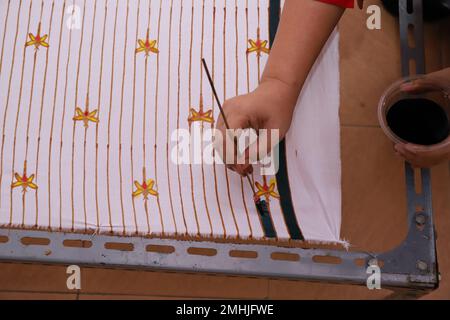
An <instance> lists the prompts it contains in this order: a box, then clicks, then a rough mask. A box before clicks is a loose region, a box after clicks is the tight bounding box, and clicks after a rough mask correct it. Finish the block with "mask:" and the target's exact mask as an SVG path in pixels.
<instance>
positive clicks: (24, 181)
mask: <svg viewBox="0 0 450 320" xmlns="http://www.w3.org/2000/svg"><path fill="white" fill-rule="evenodd" d="M14 177H15V178H16V181H15V182H14V183H13V184H12V185H11V188H13V189H14V188H19V187H22V192H23V193H25V192H27V189H28V188H30V189H33V190H37V188H38V186H37V185H36V184H35V183H33V180H34V174H32V175H31V176H29V177H28V176H27V162H26V161H25V163H24V166H23V175H22V176H20V174H18V173H17V172H16V173H15V174H14Z"/></svg>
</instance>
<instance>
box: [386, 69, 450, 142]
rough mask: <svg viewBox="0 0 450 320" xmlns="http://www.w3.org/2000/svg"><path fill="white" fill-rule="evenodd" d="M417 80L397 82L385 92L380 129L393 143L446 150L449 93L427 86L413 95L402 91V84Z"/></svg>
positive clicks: (449, 127)
mask: <svg viewBox="0 0 450 320" xmlns="http://www.w3.org/2000/svg"><path fill="white" fill-rule="evenodd" d="M420 77H422V76H415V77H410V78H405V79H402V80H399V81H397V82H395V83H394V84H393V85H391V86H390V87H389V88H388V89H387V90H386V92H385V93H384V94H383V96H382V97H381V100H380V103H379V106H378V118H379V121H380V125H381V128H382V129H383V131H384V133H385V134H386V135H387V136H388V137H389V138H390V139H391V140H392V141H393V142H394V143H411V144H417V145H422V146H428V147H429V148H430V149H436V148H441V147H445V146H447V145H449V144H450V104H449V98H448V97H449V95H448V93H447V92H446V91H444V90H442V89H440V88H438V87H433V86H428V85H427V88H426V90H424V91H423V92H420V93H415V94H411V93H408V92H405V91H403V90H402V86H403V85H404V84H406V83H408V82H414V81H415V80H417V79H419V78H420Z"/></svg>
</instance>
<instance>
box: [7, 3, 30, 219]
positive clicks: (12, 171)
mask: <svg viewBox="0 0 450 320" xmlns="http://www.w3.org/2000/svg"><path fill="white" fill-rule="evenodd" d="M32 5H33V2H32V1H30V8H29V11H28V24H27V34H26V35H25V41H24V43H26V41H27V39H28V34H29V33H30V20H31V8H32ZM19 18H20V17H18V19H19ZM23 48H24V50H23V56H22V73H21V76H20V85H19V101H18V103H17V113H16V123H15V128H14V143H13V152H12V165H11V173H14V167H15V166H16V164H15V162H16V139H17V127H18V123H19V114H20V109H21V105H22V92H23V75H24V71H25V63H26V58H27V55H26V52H27V48H26V47H25V46H24V47H23ZM5 115H6V113H5ZM2 154H3V153H2ZM11 176H12V178H11V184H12V183H13V182H14V174H12V175H11ZM12 196H13V189H12V188H11V189H10V210H9V223H10V224H12V216H13V211H14V209H13V204H14V202H13V198H12Z"/></svg>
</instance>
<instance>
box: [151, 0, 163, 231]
mask: <svg viewBox="0 0 450 320" xmlns="http://www.w3.org/2000/svg"><path fill="white" fill-rule="evenodd" d="M161 14H162V0H160V2H159V16H158V37H157V43H158V44H159V40H160V36H161ZM159 60H160V59H159V53H158V54H157V55H156V85H155V86H156V88H155V131H154V132H155V136H154V144H153V162H154V163H153V165H154V168H155V187H156V190H158V161H157V143H158V107H159V100H158V96H159V95H158V93H159V75H160V72H159V70H160V61H159ZM156 204H157V205H158V212H159V219H160V223H161V233H162V234H164V219H163V214H162V209H161V202H160V200H159V192H158V195H157V196H156Z"/></svg>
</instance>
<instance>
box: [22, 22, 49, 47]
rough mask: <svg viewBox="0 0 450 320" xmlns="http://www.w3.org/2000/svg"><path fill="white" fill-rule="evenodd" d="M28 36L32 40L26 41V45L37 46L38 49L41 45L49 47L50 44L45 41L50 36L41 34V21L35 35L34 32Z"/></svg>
mask: <svg viewBox="0 0 450 320" xmlns="http://www.w3.org/2000/svg"><path fill="white" fill-rule="evenodd" d="M28 37H29V38H30V41H28V42H27V43H25V47H29V46H35V49H36V50H39V47H40V46H42V47H44V48H48V47H49V44H48V43H47V42H46V41H45V40H47V38H48V35H46V34H45V35H43V36H41V23H39V26H38V31H37V34H36V35H33V34H32V33H30V34H28Z"/></svg>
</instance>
